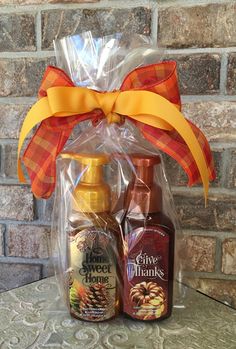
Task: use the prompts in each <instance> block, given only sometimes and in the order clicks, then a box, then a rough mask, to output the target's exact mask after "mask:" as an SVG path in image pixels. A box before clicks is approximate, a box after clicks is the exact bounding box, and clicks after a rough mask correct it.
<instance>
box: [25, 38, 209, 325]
mask: <svg viewBox="0 0 236 349" xmlns="http://www.w3.org/2000/svg"><path fill="white" fill-rule="evenodd" d="M54 46H55V52H56V58H57V67H51V66H50V67H48V68H47V70H46V72H45V74H44V77H43V81H42V84H41V87H40V90H39V100H38V102H37V103H36V104H35V105H34V106H33V107H32V108H31V110H30V111H29V113H28V115H27V117H26V119H25V121H24V124H23V127H22V131H21V137H20V141H19V155H20V149H21V146H22V144H23V142H24V140H25V138H26V136H27V134H28V132H29V131H30V130H32V128H33V127H35V126H36V125H37V124H39V123H40V125H39V127H38V128H37V130H36V132H35V134H34V135H33V138H32V139H31V140H30V142H29V144H28V146H27V148H26V150H25V152H24V154H23V156H22V161H23V163H24V165H25V167H26V169H27V172H28V174H29V177H30V180H31V187H32V191H33V193H34V195H35V196H36V197H39V198H45V199H48V198H49V197H50V196H51V195H52V193H53V192H54V191H55V199H54V200H55V203H54V212H53V219H52V250H53V252H52V253H53V259H54V264H55V270H56V275H57V280H58V284H59V285H60V290H61V296H62V297H63V299H64V301H65V303H66V304H67V307H68V310H69V312H70V314H71V315H72V316H73V317H75V318H78V319H81V320H86V321H94V322H98V321H104V320H109V319H112V318H114V317H116V316H118V315H119V314H120V313H124V314H126V315H127V316H129V317H131V318H132V319H136V320H142V321H150V320H162V319H165V318H168V317H169V316H170V315H171V312H172V308H173V304H175V302H176V299H177V298H176V297H175V296H174V291H173V289H174V287H173V286H174V280H178V281H179V282H181V280H182V279H181V278H182V267H181V260H182V259H183V258H184V255H185V252H184V244H183V241H184V240H183V237H182V233H181V229H180V228H179V224H178V219H177V215H176V213H175V208H174V204H173V199H172V195H171V192H170V190H169V185H168V180H167V178H166V174H165V168H164V163H163V157H162V153H163V152H165V153H166V154H168V155H170V156H171V157H173V158H174V159H175V160H176V161H177V162H178V163H179V164H180V165H181V166H182V167H183V169H184V170H185V172H186V173H187V175H188V179H189V183H188V184H189V185H192V184H195V183H197V182H202V183H203V185H204V194H205V199H207V193H208V185H209V180H212V179H214V177H215V172H214V165H213V160H212V155H211V151H210V148H209V144H208V142H207V140H206V138H205V137H204V135H203V133H202V132H201V131H200V130H199V129H198V128H197V127H196V126H195V125H194V124H193V123H191V122H190V121H188V120H187V119H185V117H184V116H183V115H182V114H181V112H180V109H181V101H180V95H179V90H178V81H177V72H176V63H175V62H174V61H163V57H164V55H163V52H162V51H161V50H159V49H157V48H155V47H154V45H152V42H151V40H150V39H149V38H147V37H144V36H141V35H131V36H127V35H123V34H119V33H117V34H115V35H110V36H105V37H100V38H97V37H93V35H92V33H91V32H85V33H82V34H80V35H75V36H71V37H66V38H63V39H61V40H56V41H55V43H54ZM75 129H76V137H74V138H75V139H73V140H72V139H71V137H72V136H71V135H72V131H73V130H75ZM19 178H20V180H21V181H24V176H23V173H22V169H21V166H20V161H19Z"/></svg>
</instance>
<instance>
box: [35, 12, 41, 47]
mask: <svg viewBox="0 0 236 349" xmlns="http://www.w3.org/2000/svg"><path fill="white" fill-rule="evenodd" d="M35 35H36V47H37V52H39V51H41V48H42V27H41V11H40V9H39V11H38V12H37V14H36V18H35Z"/></svg>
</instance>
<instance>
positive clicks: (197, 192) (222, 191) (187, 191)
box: [171, 186, 236, 199]
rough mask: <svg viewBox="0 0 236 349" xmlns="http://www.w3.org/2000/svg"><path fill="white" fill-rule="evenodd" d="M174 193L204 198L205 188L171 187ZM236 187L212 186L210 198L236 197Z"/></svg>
mask: <svg viewBox="0 0 236 349" xmlns="http://www.w3.org/2000/svg"><path fill="white" fill-rule="evenodd" d="M171 190H172V193H173V194H174V195H184V196H189V195H190V196H192V197H200V196H202V199H203V196H204V195H203V188H202V187H192V188H190V187H176V186H173V187H172V188H171ZM235 194H236V189H233V190H232V189H226V188H210V190H209V199H211V198H214V197H219V196H225V197H227V198H228V199H236V196H235Z"/></svg>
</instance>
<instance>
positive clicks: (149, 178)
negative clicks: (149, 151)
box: [130, 154, 161, 185]
mask: <svg viewBox="0 0 236 349" xmlns="http://www.w3.org/2000/svg"><path fill="white" fill-rule="evenodd" d="M130 159H131V161H132V163H133V165H134V166H135V168H136V179H137V184H138V183H140V184H142V185H143V184H146V185H152V183H153V173H154V166H155V165H157V164H159V163H160V162H161V159H160V157H159V156H158V155H142V154H131V155H130Z"/></svg>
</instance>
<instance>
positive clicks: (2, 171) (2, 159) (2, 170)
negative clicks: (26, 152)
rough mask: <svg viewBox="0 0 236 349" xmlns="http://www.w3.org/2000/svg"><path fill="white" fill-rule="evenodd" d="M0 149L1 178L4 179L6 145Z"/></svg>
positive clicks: (2, 145)
mask: <svg viewBox="0 0 236 349" xmlns="http://www.w3.org/2000/svg"><path fill="white" fill-rule="evenodd" d="M0 148H1V163H0V177H2V176H3V175H4V159H5V146H4V143H2V144H0Z"/></svg>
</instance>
